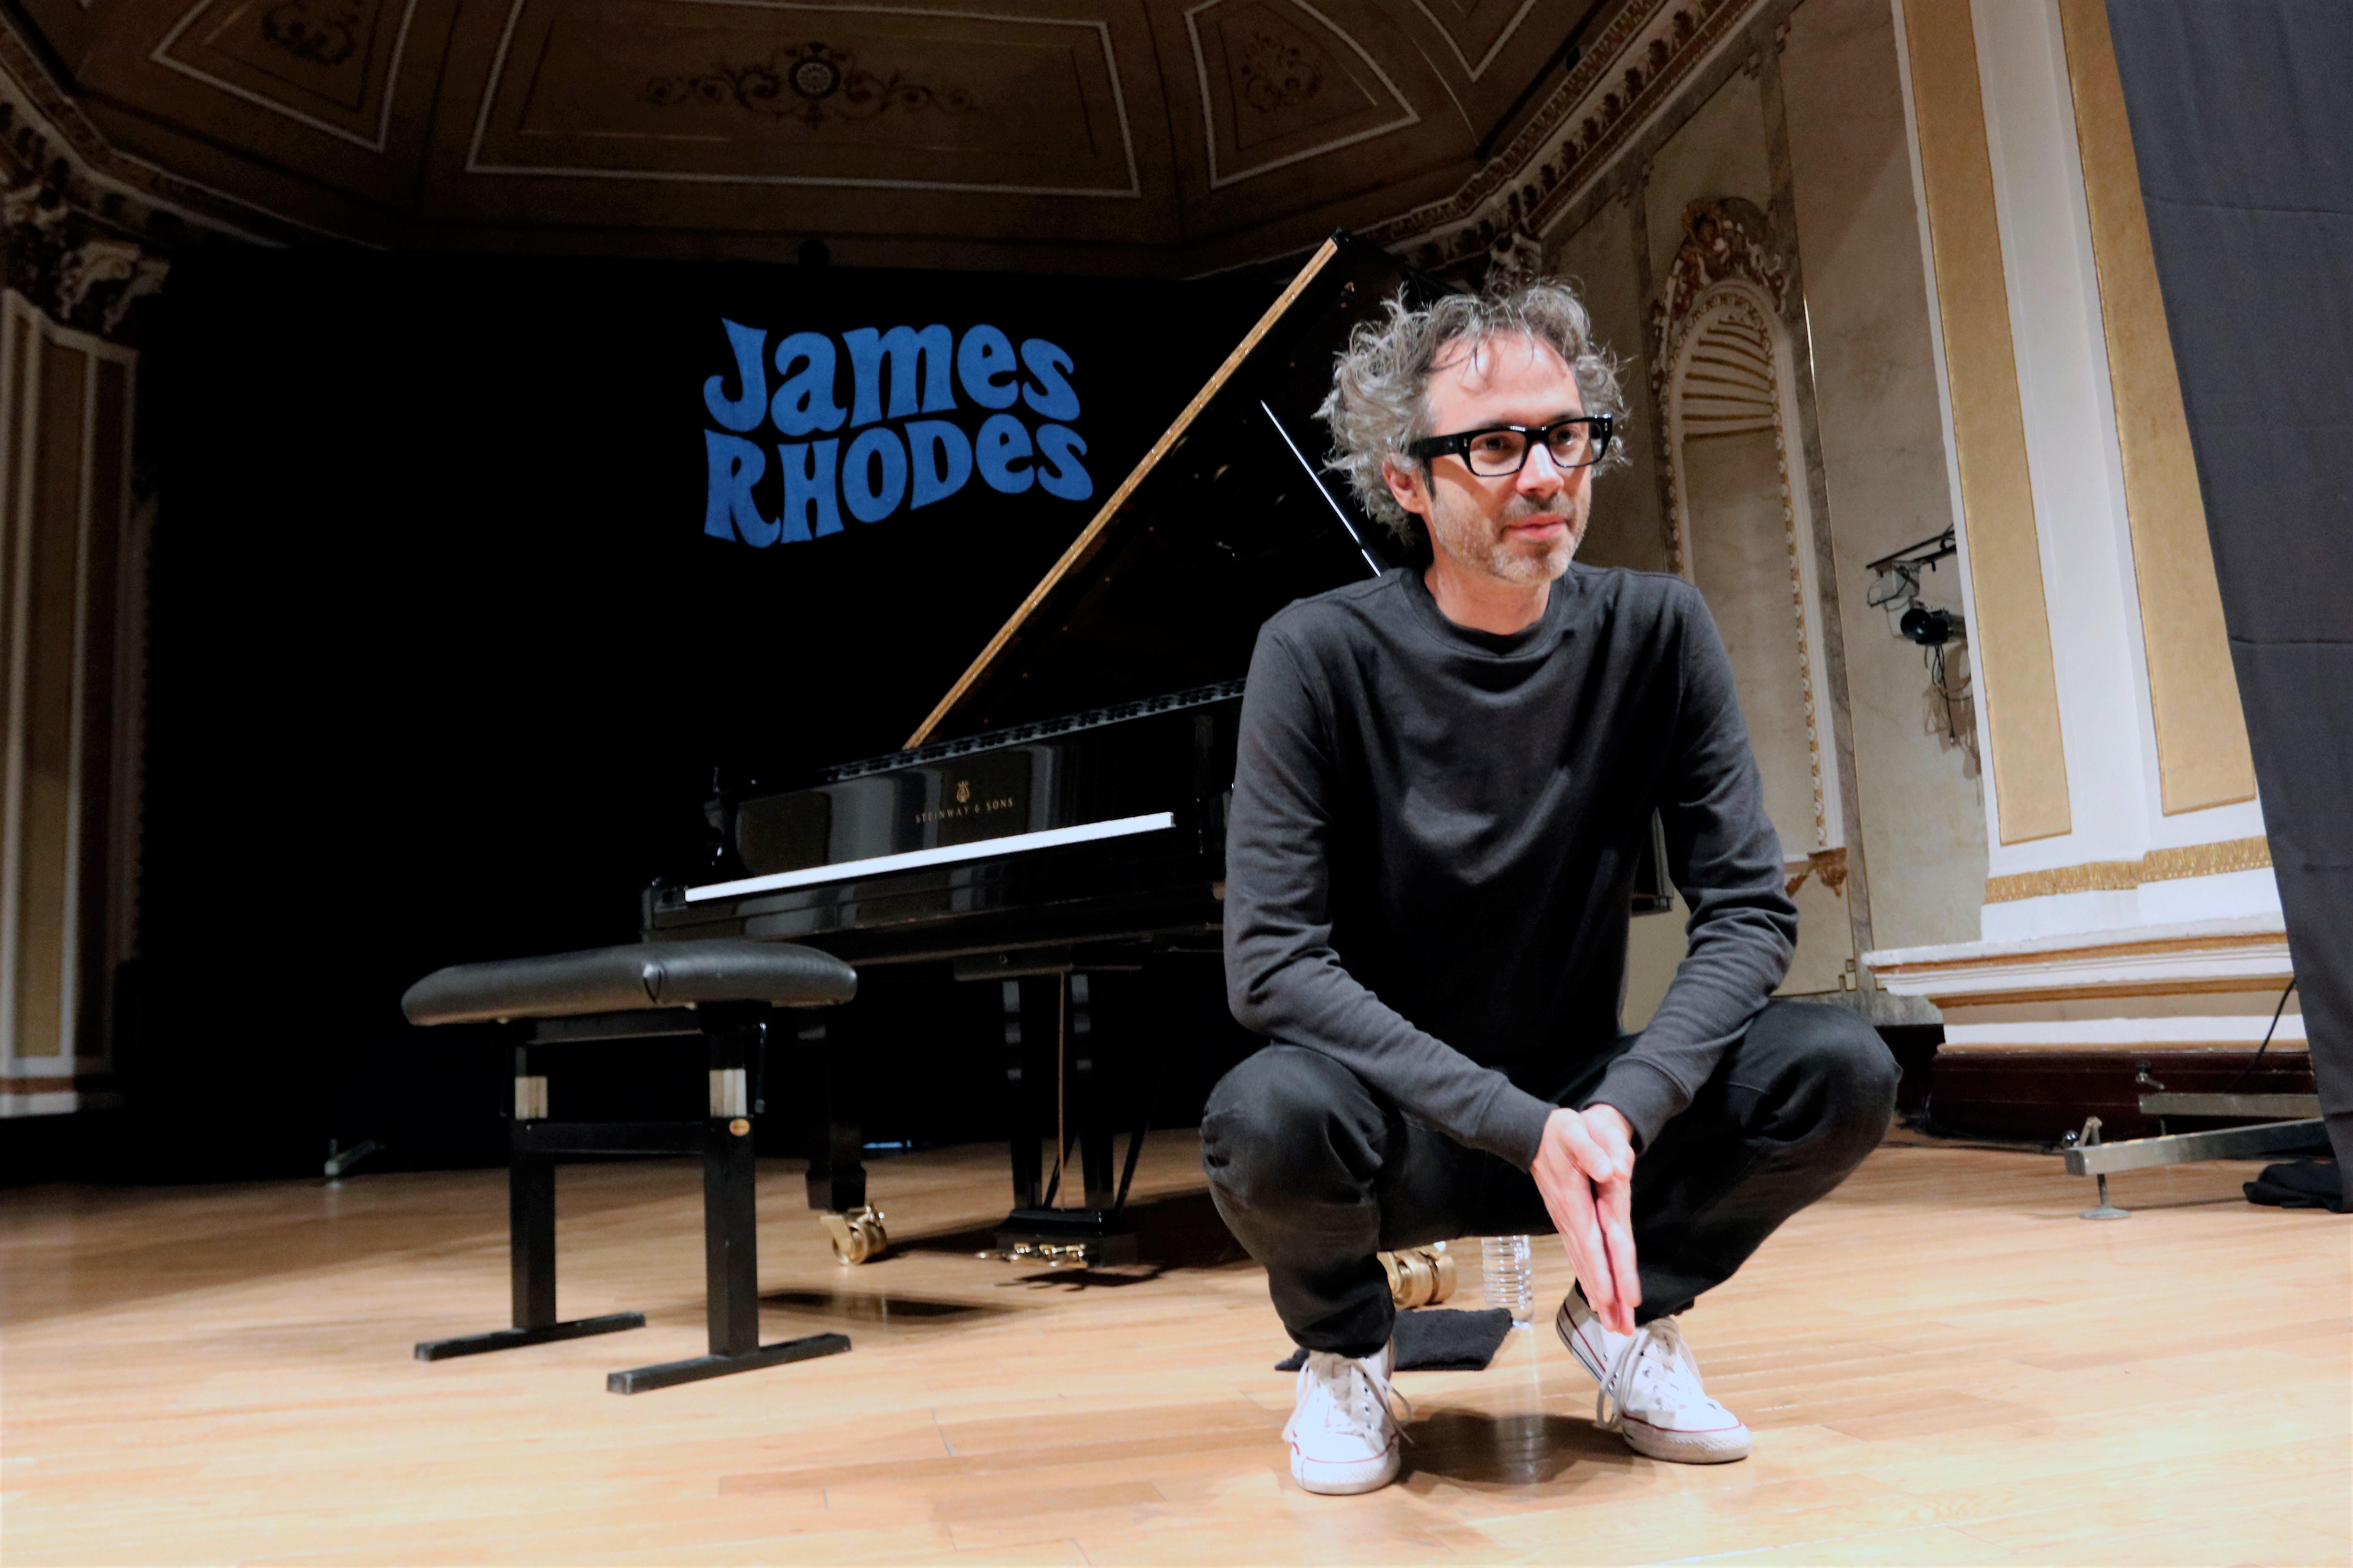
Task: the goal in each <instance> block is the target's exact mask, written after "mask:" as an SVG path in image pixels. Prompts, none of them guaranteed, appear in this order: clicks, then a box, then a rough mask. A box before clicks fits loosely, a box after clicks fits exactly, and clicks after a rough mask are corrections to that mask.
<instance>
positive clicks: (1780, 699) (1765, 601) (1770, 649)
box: [1650, 197, 1854, 991]
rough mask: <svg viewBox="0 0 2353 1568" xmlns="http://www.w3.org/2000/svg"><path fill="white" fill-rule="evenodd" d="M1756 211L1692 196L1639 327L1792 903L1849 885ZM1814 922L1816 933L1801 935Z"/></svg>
mask: <svg viewBox="0 0 2353 1568" xmlns="http://www.w3.org/2000/svg"><path fill="white" fill-rule="evenodd" d="M1774 254H1775V252H1774V249H1773V247H1772V245H1771V243H1770V231H1769V228H1768V226H1767V219H1766V217H1765V215H1764V214H1763V213H1762V212H1760V211H1758V210H1757V208H1756V207H1754V206H1752V205H1750V204H1749V203H1747V202H1745V201H1742V200H1739V199H1738V198H1736V197H1725V198H1723V199H1720V200H1715V201H1698V202H1694V203H1692V204H1691V205H1690V206H1689V207H1687V208H1686V209H1685V210H1684V214H1683V243H1682V245H1681V246H1680V247H1679V248H1678V249H1677V250H1676V252H1675V257H1674V260H1673V261H1672V264H1671V265H1670V267H1669V269H1668V273H1667V277H1666V281H1665V283H1664V285H1663V288H1662V293H1661V297H1660V299H1659V300H1658V302H1656V303H1655V304H1654V305H1653V306H1652V308H1651V319H1650V336H1651V350H1652V353H1651V367H1652V368H1651V390H1652V393H1653V396H1654V398H1655V400H1656V404H1657V408H1658V412H1659V419H1660V427H1661V428H1662V429H1664V430H1665V431H1666V432H1667V440H1666V441H1665V442H1664V443H1663V448H1664V450H1663V452H1662V469H1663V474H1662V478H1663V479H1664V481H1665V485H1666V492H1667V495H1666V500H1667V506H1666V515H1667V526H1668V530H1669V541H1668V542H1669V548H1670V553H1671V557H1672V561H1673V564H1674V567H1675V569H1676V570H1677V571H1679V572H1681V573H1682V574H1683V576H1684V577H1687V578H1689V579H1690V580H1691V581H1692V582H1693V583H1694V585H1695V586H1697V587H1698V588H1699V590H1700V592H1701V594H1702V596H1703V597H1704V598H1705V599H1706V600H1707V603H1708V609H1709V610H1710V612H1711V613H1712V614H1713V615H1714V616H1715V621H1716V626H1717V629H1718V630H1720V631H1721V632H1722V634H1723V637H1724V641H1725V648H1726V650H1727V651H1728V652H1730V653H1731V655H1732V663H1733V670H1734V674H1735V680H1736V684H1737V687H1738V691H1739V694H1740V707H1741V712H1742V714H1743V715H1744V716H1745V717H1746V720H1747V722H1748V730H1749V736H1750V741H1751V744H1752V746H1753V747H1754V749H1755V752H1756V757H1757V771H1758V772H1759V774H1760V775H1761V776H1762V779H1763V782H1764V788H1765V805H1766V810H1767V814H1768V815H1769V816H1770V817H1771V818H1772V820H1773V825H1774V828H1775V829H1776V830H1777V831H1778V833H1779V834H1780V838H1781V849H1782V854H1783V856H1784V857H1785V864H1786V868H1787V870H1786V874H1787V877H1788V888H1789V892H1790V894H1791V895H1792V896H1796V895H1799V891H1800V890H1801V889H1802V888H1803V887H1804V886H1805V885H1806V883H1807V882H1808V881H1809V879H1811V880H1813V881H1815V882H1817V883H1818V884H1819V885H1820V887H1821V888H1822V889H1823V890H1824V891H1826V892H1828V893H1830V894H1831V895H1838V894H1839V893H1840V892H1841V889H1842V888H1843V886H1844V884H1845V881H1846V863H1845V861H1846V856H1845V847H1844V845H1845V834H1844V829H1843V823H1842V821H1841V810H1840V806H1839V800H1840V796H1839V787H1838V779H1837V762H1836V754H1835V752H1834V750H1833V748H1832V747H1831V744H1830V735H1829V723H1828V717H1829V703H1828V696H1827V694H1826V693H1824V692H1823V691H1822V690H1821V689H1820V679H1821V676H1820V669H1819V660H1818V658H1817V652H1816V651H1817V650H1819V649H1820V646H1821V627H1820V609H1819V597H1818V595H1817V593H1816V590H1815V584H1814V582H1813V567H1812V551H1811V550H1810V548H1808V547H1806V542H1808V541H1810V540H1811V538H1812V535H1813V530H1812V523H1811V519H1810V516H1809V515H1808V514H1807V512H1806V501H1805V494H1804V490H1803V487H1802V486H1792V484H1791V483H1790V480H1789V462H1788V449H1789V445H1790V441H1789V432H1791V431H1794V430H1795V429H1797V428H1798V424H1797V417H1796V414H1797V411H1796V408H1795V405H1794V402H1793V398H1792V387H1793V385H1794V381H1793V367H1792V365H1791V363H1790V343H1789V337H1788V333H1787V332H1786V331H1785V330H1784V329H1783V327H1782V326H1781V323H1780V318H1781V315H1782V313H1783V310H1784V308H1785V306H1786V303H1787V299H1786V296H1787V292H1788V279H1787V277H1786V275H1785V273H1784V271H1783V270H1782V269H1781V267H1780V266H1779V264H1778V262H1777V261H1776V260H1774ZM1800 927H1801V936H1800V942H1799V957H1798V961H1797V963H1796V964H1795V966H1794V967H1793V969H1792V971H1791V979H1790V983H1789V988H1788V989H1790V990H1792V991H1821V990H1830V989H1834V988H1836V987H1837V986H1838V984H1839V974H1840V972H1841V970H1842V969H1844V968H1845V966H1846V965H1847V963H1848V962H1849V961H1850V960H1852V959H1853V957H1854V948H1853V942H1852V932H1851V931H1850V930H1848V929H1847V928H1846V923H1845V922H1844V921H1820V920H1817V921H1810V922H1808V921H1802V920H1801V922H1800ZM1810 927H1812V928H1814V929H1809V928H1810Z"/></svg>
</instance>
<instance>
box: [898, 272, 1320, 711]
mask: <svg viewBox="0 0 2353 1568" xmlns="http://www.w3.org/2000/svg"><path fill="white" fill-rule="evenodd" d="M1339 251H1340V248H1339V246H1338V245H1337V244H1335V242H1333V241H1332V240H1330V239H1326V240H1324V243H1323V245H1322V246H1321V247H1320V248H1319V249H1317V250H1316V252H1315V254H1314V255H1313V256H1311V257H1309V258H1308V259H1307V265H1306V266H1304V267H1303V268H1301V269H1300V270H1299V276H1297V277H1296V278H1293V280H1292V281H1291V283H1290V286H1289V287H1287V288H1285V289H1284V290H1283V291H1282V294H1281V295H1280V296H1278V297H1277V298H1276V300H1275V302H1274V303H1273V304H1271V305H1269V306H1268V307H1267V309H1266V313H1265V314H1264V315H1262V316H1261V317H1259V319H1258V324H1257V325H1256V326H1254V327H1252V328H1250V335H1249V336H1247V337H1245V338H1243V339H1242V340H1241V342H1240V343H1239V344H1236V345H1235V346H1234V351H1233V352H1232V353H1231V354H1229V355H1226V362H1225V363H1224V364H1223V365H1221V366H1219V367H1218V373H1217V374H1216V375H1215V376H1210V377H1209V379H1208V382H1207V383H1206V384H1204V385H1203V387H1201V389H1200V390H1199V391H1198V392H1197V393H1195V394H1194V395H1193V400H1192V401H1191V402H1189V403H1187V404H1186V405H1185V410H1184V412H1182V413H1180V414H1178V415H1177V416H1176V422H1175V423H1174V424H1172V425H1170V426H1169V427H1168V429H1166V431H1165V432H1164V433H1163V434H1162V435H1161V438H1160V439H1159V440H1157V441H1155V442H1154V443H1153V444H1152V450H1150V451H1148V452H1146V453H1145V454H1144V461H1142V462H1140V463H1138V464H1136V465H1135V467H1134V469H1132V470H1130V471H1129V472H1128V476H1127V477H1126V478H1125V479H1124V480H1122V481H1121V482H1120V486H1119V488H1118V489H1117V490H1114V491H1113V492H1112V494H1111V499H1110V500H1109V501H1106V502H1104V503H1103V508H1102V510H1101V511H1099V512H1097V513H1096V514H1094V519H1093V521H1092V522H1090V523H1089V524H1087V525H1086V527H1085V528H1083V529H1082V530H1081V531H1080V533H1079V536H1078V537H1077V538H1075V539H1073V540H1071V547H1070V548H1069V549H1067V550H1064V551H1063V552H1062V557H1061V559H1060V560H1058V561H1056V562H1055V563H1054V565H1053V566H1052V567H1051V568H1050V569H1049V570H1048V572H1047V573H1046V575H1045V577H1043V578H1041V579H1039V584H1038V586H1037V587H1036V588H1031V589H1030V590H1029V598H1027V599H1023V600H1022V601H1021V604H1020V607H1019V608H1018V609H1016V610H1014V612H1013V614H1012V616H1011V617H1010V618H1009V619H1008V620H1007V621H1006V622H1005V624H1004V625H1003V626H1001V627H998V628H997V635H996V636H994V637H992V638H990V639H989V640H988V646H987V647H986V648H983V649H982V650H981V651H980V656H979V657H978V658H976V659H975V660H974V661H973V662H972V663H971V664H970V665H969V666H967V667H966V668H965V673H963V675H962V676H960V677H959V678H958V679H957V681H956V683H955V685H953V686H950V687H949V688H948V694H947V695H946V696H944V697H942V698H941V699H940V701H939V705H938V706H937V707H935V708H934V709H933V710H932V711H931V715H930V716H929V717H927V718H925V719H924V720H923V723H922V724H921V725H920V726H916V729H915V733H914V734H913V735H911V736H908V737H907V749H910V750H912V749H913V748H914V747H918V746H921V745H923V742H924V741H925V740H927V739H929V738H930V737H931V734H932V732H933V731H934V730H935V729H937V728H938V727H939V726H940V725H941V723H942V722H943V721H944V720H945V719H946V718H947V716H948V715H949V714H950V713H952V712H954V711H955V705H957V704H958V703H960V702H962V701H963V700H964V696H965V693H966V692H968V691H970V690H971V689H972V686H973V683H975V682H976V681H977V680H979V679H980V677H981V674H982V673H983V672H985V671H986V670H987V668H988V666H989V665H990V664H991V663H992V662H995V660H996V658H997V655H998V654H999V653H1001V652H1004V651H1005V647H1006V644H1008V643H1009V642H1011V641H1013V637H1014V634H1015V632H1017V631H1018V630H1020V627H1021V623H1022V622H1023V621H1024V620H1028V619H1029V615H1030V613H1031V612H1032V611H1034V610H1035V609H1037V608H1038V606H1039V604H1041V603H1043V602H1044V601H1045V598H1046V596H1047V595H1048V594H1049V593H1051V592H1052V591H1053V588H1054V585H1055V584H1056V583H1058V582H1060V581H1061V580H1062V578H1063V577H1064V576H1065V575H1066V574H1068V573H1069V572H1070V571H1071V569H1072V568H1074V567H1078V566H1080V565H1082V563H1083V562H1085V560H1086V559H1087V557H1088V556H1092V555H1093V554H1094V552H1095V547H1096V546H1097V545H1098V544H1099V543H1100V542H1101V540H1102V538H1103V530H1104V529H1105V528H1107V527H1109V526H1110V525H1111V520H1112V518H1113V517H1114V516H1115V515H1117V514H1118V512H1119V509H1120V507H1121V506H1123V505H1124V504H1125V503H1126V501H1127V498H1128V497H1129V496H1130V495H1131V494H1133V493H1134V491H1135V487H1136V486H1137V485H1138V484H1140V483H1142V482H1144V477H1145V475H1146V474H1148V473H1150V472H1151V471H1153V470H1154V469H1155V468H1156V467H1157V466H1159V462H1160V460H1161V459H1162V458H1164V457H1166V456H1167V455H1168V449H1169V448H1171V447H1173V446H1175V445H1176V441H1177V439H1178V438H1179V437H1180V436H1182V435H1183V434H1184V433H1185V431H1186V429H1187V428H1188V427H1189V426H1190V425H1191V424H1192V423H1193V421H1194V420H1195V419H1196V418H1198V417H1199V415H1200V412H1201V410H1202V408H1205V407H1207V406H1208V401H1209V399H1210V398H1212V397H1216V396H1217V394H1218V391H1219V388H1220V387H1224V386H1225V384H1226V381H1227V378H1228V377H1229V376H1232V375H1233V373H1234V372H1235V371H1237V370H1239V369H1240V368H1241V364H1242V361H1243V360H1245V359H1247V358H1249V357H1250V350H1252V349H1254V348H1256V347H1257V346H1258V342H1259V339H1261V338H1262V337H1264V336H1265V335H1266V334H1268V333H1270V332H1271V331H1272V330H1273V329H1274V323H1276V322H1277V321H1279V320H1281V319H1282V313H1284V312H1285V311H1288V310H1289V309H1290V308H1291V306H1292V303H1293V301H1295V300H1297V299H1298V298H1299V296H1300V294H1301V292H1302V291H1304V290H1305V289H1306V287H1307V285H1308V284H1309V283H1311V282H1313V281H1314V280H1315V275H1316V274H1317V273H1319V272H1321V271H1322V270H1324V266H1325V265H1326V264H1327V263H1328V262H1330V260H1332V258H1333V257H1335V256H1336V255H1338V254H1339Z"/></svg>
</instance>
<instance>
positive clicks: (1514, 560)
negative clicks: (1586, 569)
mask: <svg viewBox="0 0 2353 1568" xmlns="http://www.w3.org/2000/svg"><path fill="white" fill-rule="evenodd" d="M1561 499H1562V500H1563V501H1566V500H1567V496H1565V495H1564V496H1563V497H1562V498H1561ZM1434 510H1435V512H1436V515H1435V516H1434V517H1432V518H1431V519H1430V532H1431V534H1432V535H1434V536H1435V541H1434V542H1437V543H1442V544H1443V545H1444V546H1445V549H1446V553H1447V554H1448V555H1450V556H1453V557H1454V558H1455V559H1456V560H1458V561H1460V562H1461V563H1462V564H1463V565H1464V566H1466V567H1471V568H1472V570H1474V571H1480V572H1483V573H1484V574H1486V575H1487V576H1489V577H1494V578H1497V579H1498V580H1500V581H1503V582H1507V583H1512V584H1515V585H1517V586H1519V587H1522V588H1533V587H1535V585H1536V584H1538V583H1548V582H1552V581H1554V580H1555V579H1556V578H1558V577H1560V575H1561V574H1562V573H1564V572H1566V571H1567V570H1568V563H1569V561H1570V560H1571V559H1572V558H1573V557H1574V556H1576V554H1577V546H1578V545H1580V544H1582V543H1583V542H1584V539H1585V519H1584V518H1583V517H1581V516H1579V515H1577V511H1576V509H1575V508H1574V507H1571V506H1562V505H1555V506H1551V507H1543V506H1538V505H1536V504H1535V503H1534V502H1531V501H1527V500H1525V499H1523V498H1521V497H1519V496H1514V497H1513V498H1512V500H1511V502H1510V503H1509V504H1507V505H1506V506H1505V507H1504V514H1503V516H1502V517H1500V518H1498V519H1496V520H1495V521H1494V522H1493V523H1490V522H1489V521H1488V519H1487V518H1486V517H1485V516H1483V515H1482V514H1480V513H1478V512H1477V511H1476V510H1475V509H1473V508H1472V507H1470V506H1468V505H1463V506H1461V507H1460V508H1459V509H1458V508H1457V507H1456V506H1453V505H1450V504H1449V503H1447V502H1446V501H1444V500H1440V502H1439V503H1438V505H1437V506H1436V508H1435V509H1434ZM1537 516H1556V517H1559V518H1561V519H1562V520H1563V521H1565V522H1567V524H1568V532H1567V535H1564V536H1563V537H1562V538H1560V539H1557V540H1556V541H1554V542H1553V543H1552V544H1550V545H1547V546H1546V547H1545V548H1544V550H1543V551H1542V552H1541V553H1540V554H1535V555H1531V554H1530V553H1529V552H1528V550H1527V548H1526V546H1525V545H1519V546H1515V545H1514V542H1513V539H1512V536H1511V535H1510V534H1509V533H1508V532H1507V530H1508V528H1509V526H1510V525H1511V524H1514V523H1525V522H1526V521H1527V520H1528V519H1529V518H1531V517H1537Z"/></svg>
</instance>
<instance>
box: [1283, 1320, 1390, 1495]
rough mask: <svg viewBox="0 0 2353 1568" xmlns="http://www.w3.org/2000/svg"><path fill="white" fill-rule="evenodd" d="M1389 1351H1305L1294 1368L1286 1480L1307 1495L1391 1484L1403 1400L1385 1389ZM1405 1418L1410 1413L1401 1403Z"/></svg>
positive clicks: (1286, 1435)
mask: <svg viewBox="0 0 2353 1568" xmlns="http://www.w3.org/2000/svg"><path fill="white" fill-rule="evenodd" d="M1394 1357H1395V1348H1394V1347H1393V1346H1390V1345H1383V1346H1382V1347H1381V1349H1380V1352H1379V1353H1378V1354H1377V1355H1370V1356H1343V1355H1335V1354H1334V1353H1333V1352H1332V1351H1308V1352H1307V1360H1306V1361H1305V1362H1304V1363H1303V1364H1302V1365H1301V1367H1300V1369H1299V1394H1298V1403H1297V1404H1294V1405H1293V1407H1292V1412H1291V1420H1290V1422H1289V1423H1288V1424H1286V1425H1284V1427H1283V1429H1282V1436H1283V1440H1284V1441H1285V1442H1287V1443H1289V1444H1290V1445H1291V1477H1292V1479H1293V1480H1295V1481H1297V1482H1298V1483H1299V1484H1300V1486H1301V1487H1302V1488H1303V1489H1305V1490H1307V1491H1311V1492H1322V1493H1324V1494H1325V1495H1327V1496H1333V1497H1345V1496H1347V1495H1349V1494H1351V1493H1355V1492H1369V1491H1377V1490H1378V1489H1380V1488H1382V1487H1385V1486H1388V1484H1389V1483H1390V1482H1391V1481H1393V1480H1395V1479H1396V1478H1397V1473H1398V1440H1399V1439H1400V1438H1401V1437H1402V1436H1404V1426H1403V1425H1402V1424H1401V1422H1400V1420H1399V1417H1398V1406H1400V1405H1405V1396H1404V1395H1402V1394H1400V1393H1396V1392H1395V1391H1393V1390H1392V1389H1391V1388H1390V1387H1389V1370H1390V1367H1391V1366H1392V1364H1393V1361H1394ZM1405 1413H1406V1414H1408V1415H1410V1414H1412V1407H1411V1406H1409V1405H1406V1407H1405Z"/></svg>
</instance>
